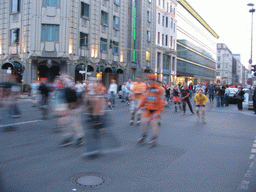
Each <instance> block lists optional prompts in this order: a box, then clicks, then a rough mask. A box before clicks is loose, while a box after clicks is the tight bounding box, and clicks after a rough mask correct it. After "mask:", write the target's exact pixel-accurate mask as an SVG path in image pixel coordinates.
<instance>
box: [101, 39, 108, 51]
mask: <svg viewBox="0 0 256 192" xmlns="http://www.w3.org/2000/svg"><path fill="white" fill-rule="evenodd" d="M107 50H108V40H107V39H104V38H100V51H101V52H102V51H104V52H107Z"/></svg>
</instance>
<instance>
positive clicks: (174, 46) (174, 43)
mask: <svg viewBox="0 0 256 192" xmlns="http://www.w3.org/2000/svg"><path fill="white" fill-rule="evenodd" d="M173 49H174V50H176V41H175V40H173Z"/></svg>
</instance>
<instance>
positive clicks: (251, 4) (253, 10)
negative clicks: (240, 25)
mask: <svg viewBox="0 0 256 192" xmlns="http://www.w3.org/2000/svg"><path fill="white" fill-rule="evenodd" d="M247 6H250V7H251V9H250V10H249V12H250V13H252V23H251V58H250V60H249V64H252V38H253V13H254V12H255V9H253V6H254V4H253V3H248V4H247Z"/></svg>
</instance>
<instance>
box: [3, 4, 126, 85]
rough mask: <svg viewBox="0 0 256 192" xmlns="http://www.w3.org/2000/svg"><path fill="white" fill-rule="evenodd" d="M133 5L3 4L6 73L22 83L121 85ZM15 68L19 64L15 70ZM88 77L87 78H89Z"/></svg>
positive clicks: (4, 65)
mask: <svg viewBox="0 0 256 192" xmlns="http://www.w3.org/2000/svg"><path fill="white" fill-rule="evenodd" d="M128 2H130V1H128V0H122V1H120V0H93V1H92V0H80V1H74V0H70V1H69V0H62V1H60V0H37V1H34V0H2V1H1V3H0V12H1V15H0V55H1V68H2V69H6V68H9V67H11V68H12V70H15V69H17V70H20V69H18V68H19V66H18V65H20V66H21V67H24V68H23V69H22V70H24V72H23V73H19V74H22V75H21V76H22V81H23V82H24V83H31V81H32V80H38V79H40V78H42V77H44V78H48V79H49V80H50V81H52V80H53V79H54V77H55V76H56V75H59V74H64V73H67V74H69V75H70V76H71V77H72V78H73V79H74V80H83V79H84V78H85V77H86V76H87V75H92V76H98V77H100V78H102V80H103V82H104V83H105V85H108V84H109V82H110V80H111V79H115V80H117V82H118V83H119V84H120V83H122V81H123V78H124V75H123V74H124V70H125V69H126V68H127V63H128V57H127V55H128V41H127V34H128V30H129V27H128ZM15 63H16V64H15ZM86 72H88V73H86Z"/></svg>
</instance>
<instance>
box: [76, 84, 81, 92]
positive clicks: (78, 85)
mask: <svg viewBox="0 0 256 192" xmlns="http://www.w3.org/2000/svg"><path fill="white" fill-rule="evenodd" d="M75 88H76V92H77V93H81V92H83V85H82V84H81V83H79V84H76V85H75Z"/></svg>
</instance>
